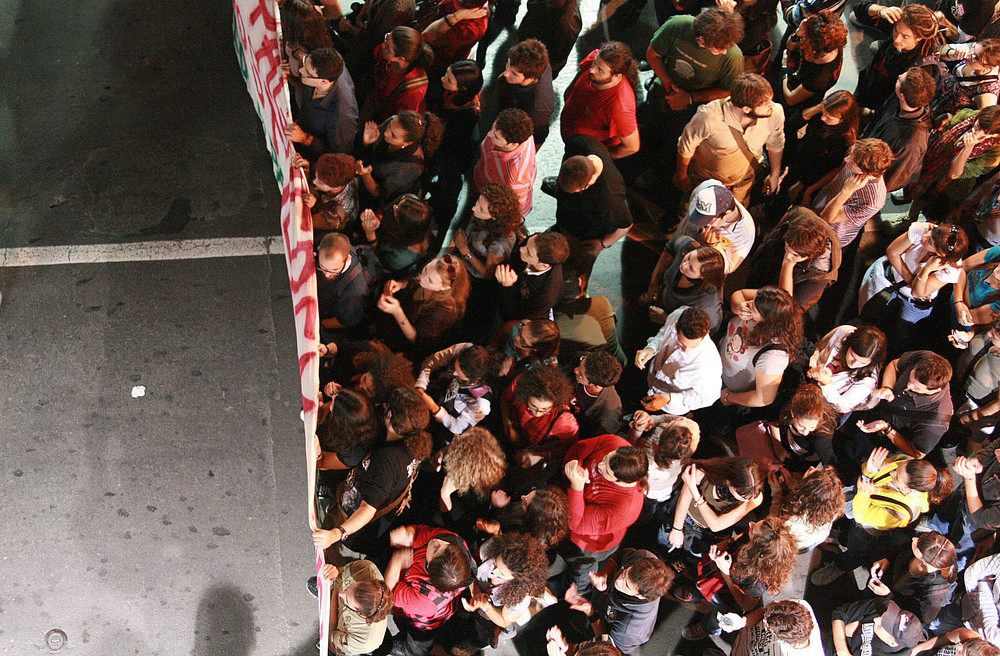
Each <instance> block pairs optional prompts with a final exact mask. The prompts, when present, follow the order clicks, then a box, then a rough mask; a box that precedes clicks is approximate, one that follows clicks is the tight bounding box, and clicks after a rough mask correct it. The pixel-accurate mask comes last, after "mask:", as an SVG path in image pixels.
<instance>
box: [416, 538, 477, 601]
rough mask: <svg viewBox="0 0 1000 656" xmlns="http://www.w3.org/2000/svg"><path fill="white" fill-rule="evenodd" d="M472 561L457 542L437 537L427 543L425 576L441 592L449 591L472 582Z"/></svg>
mask: <svg viewBox="0 0 1000 656" xmlns="http://www.w3.org/2000/svg"><path fill="white" fill-rule="evenodd" d="M474 574H475V572H473V571H472V563H470V562H469V557H468V556H467V555H466V554H465V552H464V551H463V550H462V548H461V547H460V546H458V545H457V544H454V543H451V542H447V541H445V540H441V539H438V538H431V540H430V541H429V542H428V543H427V578H428V579H429V580H430V583H431V585H433V586H434V587H435V588H437V589H438V590H440V591H441V592H451V591H453V590H458V589H459V588H464V587H466V586H467V585H469V584H470V583H472V580H473V575H474Z"/></svg>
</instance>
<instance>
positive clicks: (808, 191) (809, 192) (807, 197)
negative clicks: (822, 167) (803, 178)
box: [802, 169, 839, 210]
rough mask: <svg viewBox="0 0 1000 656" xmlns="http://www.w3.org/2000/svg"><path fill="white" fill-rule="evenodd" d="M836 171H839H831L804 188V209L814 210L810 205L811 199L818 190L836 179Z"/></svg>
mask: <svg viewBox="0 0 1000 656" xmlns="http://www.w3.org/2000/svg"><path fill="white" fill-rule="evenodd" d="M838 171H839V169H833V170H832V171H830V172H829V173H827V174H826V175H824V176H823V177H822V178H820V179H819V180H817V181H816V182H814V183H813V184H811V185H809V186H808V187H806V188H805V190H804V191H803V192H802V204H803V205H804V206H806V207H809V208H811V209H813V210H815V209H816V208H815V207H813V204H812V201H813V197H814V196H815V195H816V193H817V192H818V191H819V190H820V189H822V188H823V187H825V186H826V185H827V184H829V183H830V181H831V180H833V179H834V177H836V175H837V172H838Z"/></svg>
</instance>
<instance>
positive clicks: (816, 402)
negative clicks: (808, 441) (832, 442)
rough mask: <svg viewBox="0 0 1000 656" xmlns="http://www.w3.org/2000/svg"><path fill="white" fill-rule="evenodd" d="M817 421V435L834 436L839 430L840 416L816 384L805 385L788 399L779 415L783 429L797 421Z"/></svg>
mask: <svg viewBox="0 0 1000 656" xmlns="http://www.w3.org/2000/svg"><path fill="white" fill-rule="evenodd" d="M804 418H809V419H816V420H817V421H818V422H819V424H818V425H817V426H816V430H815V431H814V433H815V434H822V433H828V434H833V431H834V430H835V429H836V428H837V420H838V415H837V411H836V410H834V409H833V406H832V405H830V402H829V401H827V400H826V397H825V396H823V391H822V390H821V389H820V388H819V385H817V384H816V383H803V384H802V385H801V386H800V387H799V388H798V389H796V390H795V392H794V393H793V394H792V398H790V399H788V403H786V404H785V407H783V408H782V409H781V413H780V414H779V415H778V422H779V423H780V424H781V427H782V428H784V429H787V428H788V427H789V426H791V424H792V422H793V421H794V420H795V419H804Z"/></svg>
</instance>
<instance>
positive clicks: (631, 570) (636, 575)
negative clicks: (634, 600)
mask: <svg viewBox="0 0 1000 656" xmlns="http://www.w3.org/2000/svg"><path fill="white" fill-rule="evenodd" d="M673 583H674V570H672V569H670V568H669V567H667V565H666V563H664V562H663V561H662V560H660V559H659V558H656V557H655V556H653V557H649V558H640V559H638V560H636V561H635V562H633V563H632V564H631V565H629V566H628V567H626V568H625V569H624V570H622V571H620V572H619V573H618V578H617V579H616V580H615V588H617V589H618V590H619V591H621V592H624V593H625V594H627V595H630V596H632V597H642V598H643V599H645V600H646V601H656V600H657V599H659V598H660V597H662V596H663V595H665V594H667V592H668V591H669V590H670V586H671V585H673Z"/></svg>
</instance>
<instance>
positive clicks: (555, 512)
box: [521, 485, 569, 549]
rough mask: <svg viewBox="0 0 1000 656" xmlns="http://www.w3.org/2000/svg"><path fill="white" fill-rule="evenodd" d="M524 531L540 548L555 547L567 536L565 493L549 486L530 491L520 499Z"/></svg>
mask: <svg viewBox="0 0 1000 656" xmlns="http://www.w3.org/2000/svg"><path fill="white" fill-rule="evenodd" d="M521 508H522V509H523V510H524V530H525V532H527V533H529V534H530V535H532V536H533V537H534V538H535V539H537V540H538V541H539V542H540V543H541V544H542V547H543V548H545V549H548V548H549V547H552V546H555V545H556V544H558V543H559V541H560V540H562V539H563V538H564V537H566V536H567V535H569V499H568V498H567V496H566V491H565V490H563V489H561V488H558V487H555V486H554V485H550V486H548V487H543V488H539V489H537V490H532V491H530V492H528V493H527V494H525V495H524V496H522V497H521Z"/></svg>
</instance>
